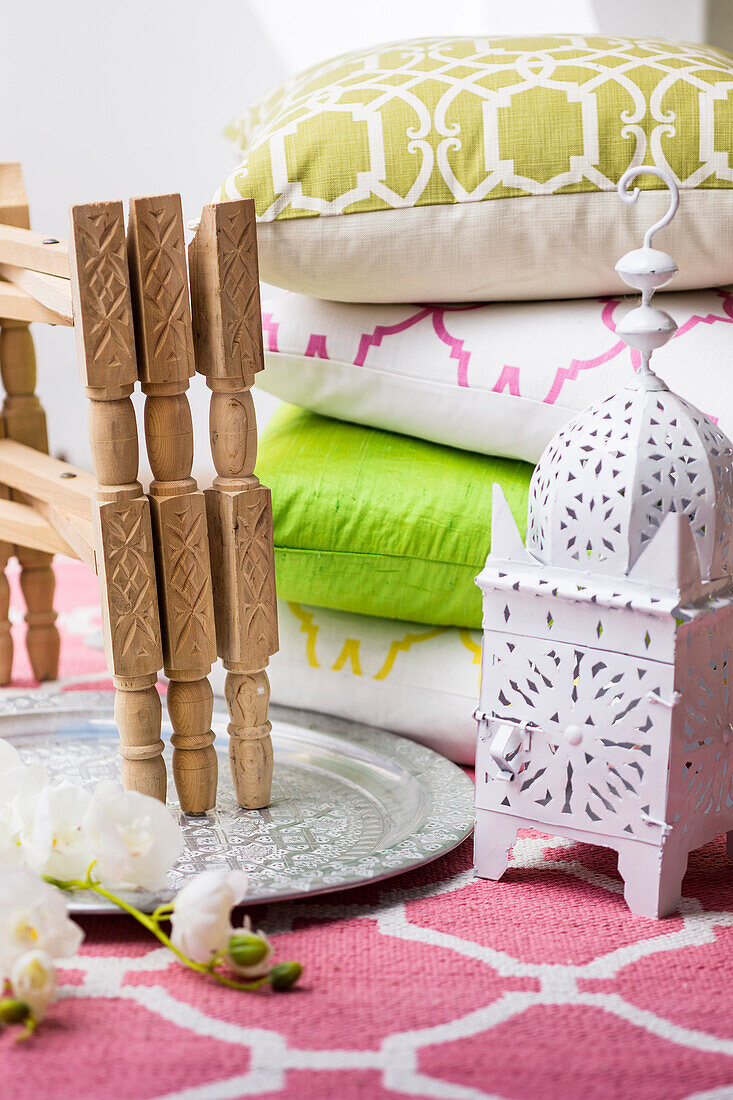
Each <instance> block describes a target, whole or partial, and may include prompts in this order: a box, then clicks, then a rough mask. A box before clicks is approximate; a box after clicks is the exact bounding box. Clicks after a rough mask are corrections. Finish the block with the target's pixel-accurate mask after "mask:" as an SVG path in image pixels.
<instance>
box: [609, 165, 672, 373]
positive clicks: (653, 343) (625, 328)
mask: <svg viewBox="0 0 733 1100" xmlns="http://www.w3.org/2000/svg"><path fill="white" fill-rule="evenodd" d="M640 175H651V176H657V177H658V178H659V179H661V180H663V181H664V183H666V185H667V187H668V188H669V191H670V198H669V206H668V208H667V211H666V213H665V214H664V215H663V217H661V218H660V219H659V221H656V222H655V223H654V225H651V226H649V228H648V229H647V231H646V233H645V234H644V244H643V246H642V247H641V248H635V249H633V251H631V252H627V253H626V255H625V256H622V257H621V259H620V260H619V261H618V263H617V264H616V271H617V272H618V273H619V275H620V276H621V278H622V279H623V280H624V282H625V283H628V285H629V286H633V287H635V288H636V289H637V290H640V291H641V305H640V306H637V308H636V309H632V310H631V312H630V313H628V314H627V315H626V316H625V317H624V318H623V320H622V321H621V323H620V324H619V325H618V326H617V328H616V333H617V335H618V336H620V337H621V339H622V340H623V341H624V343H625V344H628V345H629V346H630V347H632V348H636V349H637V350H638V351H640V352H641V368H640V370H639V375H638V380H639V385H640V386H641V387H642V388H644V389H665V388H666V387H665V386H664V383H663V382H661V381H660V380H659V379H658V378H657V376H656V375H655V374H654V372H653V371H652V370H651V368H650V366H649V361H650V359H651V355H652V352H653V351H654V350H655V348H660V347H662V346H663V345H664V344H666V343H667V341H668V340H671V339H672V337H673V336H674V334H675V332H676V331H677V325H676V324H675V322H674V321H673V320H672V318H671V317H670V316H669V314H668V313H665V312H664V310H662V309H655V308H654V307H653V306H652V305H651V300H652V295H653V294H654V291H655V290H658V289H659V288H660V287H662V286H666V284H667V283H668V282H670V280H671V279H673V278H674V276H675V275H676V274H677V270H678V269H677V264H676V263H675V262H674V260H673V259H672V257H671V256H668V255H667V253H666V252H661V251H660V250H659V249H657V248H653V247H652V238H653V237H654V234H655V233H658V232H659V230H660V229H664V227H665V226H666V225H669V223H670V222H671V221H672V218H673V217H674V216H675V214H676V213H677V207H678V206H679V201H680V199H679V191H678V189H677V184H676V182H675V180H674V178H673V177H672V175H671V174H670V173H669V172H667V171H665V170H664V169H663V168H657V167H655V166H654V165H651V164H643V165H641V166H639V167H636V168H629V169H628V170H627V171H626V172H624V174H623V176H622V177H621V179H620V180H619V181H618V193H619V196H620V198H621V199H622V201H623V202H625V203H635V202H636V200H637V199H638V198H639V194H640V191H639V188H638V187H635V188H634V189H633V191H630V190H629V184H630V183H631V182H632V180H634V179H636V177H637V176H640Z"/></svg>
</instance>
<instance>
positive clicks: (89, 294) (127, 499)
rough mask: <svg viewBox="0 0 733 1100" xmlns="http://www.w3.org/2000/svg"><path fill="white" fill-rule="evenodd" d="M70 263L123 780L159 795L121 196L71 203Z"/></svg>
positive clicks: (146, 532) (145, 528) (149, 543)
mask: <svg viewBox="0 0 733 1100" xmlns="http://www.w3.org/2000/svg"><path fill="white" fill-rule="evenodd" d="M69 265H70V269H71V285H72V295H73V300H74V320H75V330H76V339H77V349H78V358H79V371H80V374H81V379H82V382H83V384H84V385H85V386H86V393H87V396H88V397H89V399H90V406H89V438H90V442H91V448H92V461H93V463H94V472H95V474H96V476H97V482H98V486H97V494H96V502H95V505H94V508H93V513H94V525H95V536H96V542H97V556H98V565H99V589H100V595H101V599H102V622H103V627H104V642H105V652H106V655H107V662H108V665H109V668H110V671H111V672H112V678H113V683H114V685H115V687H116V688H117V695H116V698H115V718H116V720H117V725H118V728H119V731H120V742H121V743H120V753H121V754H122V758H123V765H122V777H123V783H124V784H125V786H126V787H128V788H132V789H133V790H138V791H142V792H143V793H145V794H150V795H153V796H154V797H155V798H159V799H161V801H164V800H165V794H166V771H165V763H164V761H163V758H162V756H161V753H162V751H163V742H162V741H161V739H160V721H161V709H160V697H159V695H158V693H157V690H156V687H155V683H156V680H157V674H158V670H159V669H160V667H161V665H162V663H163V655H162V648H161V641H160V621H159V617H158V601H157V592H156V584H155V562H154V557H153V537H152V529H151V524H150V506H149V504H148V501H147V498H146V497H145V495H144V494H143V491H142V488H141V486H140V483H139V482H138V480H137V467H138V444H137V427H136V422H135V410H134V409H133V406H132V401H131V400H130V394H131V393H132V390H133V388H134V385H135V381H136V379H137V362H136V357H135V340H134V329H133V320H132V304H131V300H130V283H129V275H128V270H127V257H126V254H125V223H124V217H123V211H122V204H121V203H92V204H90V205H87V206H74V207H72V210H71V240H70V242H69Z"/></svg>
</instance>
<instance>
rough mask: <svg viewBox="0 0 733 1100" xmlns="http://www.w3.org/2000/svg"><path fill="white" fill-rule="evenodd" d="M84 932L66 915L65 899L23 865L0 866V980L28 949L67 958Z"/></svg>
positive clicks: (58, 957) (77, 946)
mask: <svg viewBox="0 0 733 1100" xmlns="http://www.w3.org/2000/svg"><path fill="white" fill-rule="evenodd" d="M83 939H84V933H83V932H82V930H81V928H79V926H78V925H77V924H74V922H73V921H71V920H69V918H68V916H67V915H66V901H65V899H64V897H63V895H62V894H61V893H60V892H59V891H58V890H57V889H56V888H55V887H53V886H50V885H49V884H48V883H47V882H44V881H43V880H42V879H41V878H39V877H38V875H37V874H36V873H35V872H34V871H31V870H29V869H28V868H27V867H7V868H0V979H1V978H9V977H10V975H11V972H12V969H13V967H14V966H15V964H16V962H17V961H18V959H19V958H20V957H21V956H22V955H25V954H26V953H27V952H28V951H35V950H37V951H45V952H46V954H47V955H49V956H50V957H51V958H52V959H68V958H71V957H72V956H73V955H75V954H76V952H77V951H78V950H79V946H80V944H81V942H82V940H83Z"/></svg>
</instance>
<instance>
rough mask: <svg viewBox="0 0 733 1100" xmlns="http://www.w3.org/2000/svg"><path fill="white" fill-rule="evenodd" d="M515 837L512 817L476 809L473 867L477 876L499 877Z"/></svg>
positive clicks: (507, 859) (506, 862)
mask: <svg viewBox="0 0 733 1100" xmlns="http://www.w3.org/2000/svg"><path fill="white" fill-rule="evenodd" d="M516 839H517V824H516V821H515V820H514V818H513V817H509V816H508V815H507V814H498V813H494V812H493V811H492V810H479V809H477V810H476V829H475V832H474V834H473V867H474V871H475V872H476V874H477V875H478V877H479V878H491V879H500V878H501V876H502V875H503V874H504V872H505V871H506V869H507V864H508V862H509V852H510V850H511V847H512V845H513V844H514V841H515V840H516Z"/></svg>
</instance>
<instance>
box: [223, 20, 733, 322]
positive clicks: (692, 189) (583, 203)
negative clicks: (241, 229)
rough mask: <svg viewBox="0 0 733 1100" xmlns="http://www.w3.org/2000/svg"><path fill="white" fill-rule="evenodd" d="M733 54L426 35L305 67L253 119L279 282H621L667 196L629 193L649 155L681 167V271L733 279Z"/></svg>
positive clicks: (497, 286)
mask: <svg viewBox="0 0 733 1100" xmlns="http://www.w3.org/2000/svg"><path fill="white" fill-rule="evenodd" d="M732 87H733V57H731V56H730V55H728V54H726V53H723V52H721V51H719V50H715V49H713V48H711V47H707V46H694V45H690V44H684V43H673V42H667V41H664V40H658V39H648V38H647V39H634V38H617V37H608V36H601V35H590V36H588V35H586V36H580V35H559V36H552V37H548V36H545V37H538V38H526V37H524V38H426V39H418V40H413V41H406V42H398V43H393V44H390V45H384V46H375V47H373V48H371V49H368V50H362V51H359V52H355V53H351V54H347V55H345V56H343V57H339V58H336V59H334V60H331V61H328V62H325V63H324V64H321V65H318V66H316V67H315V68H312V69H309V70H308V71H307V72H304V73H302V74H300V75H299V76H297V77H295V78H294V79H293V80H292V81H290V82H289V83H288V84H285V85H283V86H281V87H279V88H277V89H275V90H274V91H272V92H271V93H270V94H269V95H267V96H266V97H265V98H264V99H262V100H261V101H260V102H259V103H257V104H256V105H255V106H254V107H252V108H251V109H250V110H247V111H245V112H244V113H243V114H242V115H240V116H239V117H238V118H237V119H235V120H234V121H233V122H232V123H231V124H230V126H229V128H228V134H229V136H230V137H231V138H232V139H233V141H234V142H235V144H236V146H237V148H238V150H239V154H240V163H239V165H238V167H237V168H236V169H235V170H234V171H232V172H231V174H230V175H229V176H228V178H227V179H226V180H225V182H224V184H223V186H222V187H221V189H220V191H219V192H218V194H217V198H219V199H223V198H238V197H239V196H247V197H251V198H253V199H254V201H255V206H256V210H257V216H258V218H259V221H260V232H259V253H260V265H261V270H262V277H263V279H264V280H265V281H266V282H269V283H274V284H275V285H277V286H283V287H285V288H287V289H289V290H294V291H299V292H301V293H305V294H311V295H314V296H316V297H321V298H333V299H338V300H342V301H363V302H377V301H384V302H387V301H477V300H490V299H515V298H545V297H547V298H563V297H573V296H591V295H594V294H599V293H610V292H614V291H617V290H619V289H621V287H622V285H623V284H622V283H621V282H620V280H619V279H618V277H617V276H616V274H615V272H614V271H613V266H614V263H615V262H616V260H617V259H618V257H619V256H620V255H621V254H622V253H623V252H624V251H626V250H627V249H629V248H631V247H635V246H637V245H638V244H639V243H640V240H639V237H640V234H641V232H642V230H643V229H644V228H646V226H647V225H649V224H651V222H652V221H654V220H655V219H656V218H658V217H659V216H660V214H661V213H662V211H663V210H664V209H665V208H666V203H667V200H666V197H665V195H664V193H663V191H662V190H660V189H661V188H662V187H663V185H662V183H661V181H660V180H659V179H657V178H655V177H652V176H646V177H644V178H642V179H641V180H640V186H641V187H642V188H647V189H650V190H651V191H652V192H653V194H652V196H651V197H649V196H647V197H646V198H645V201H643V202H640V203H637V204H636V206H635V207H623V206H622V204H621V202H620V200H619V199H618V197H617V195H616V194H615V187H616V184H617V182H618V180H619V178H620V176H621V175H622V173H623V172H624V171H625V169H626V168H628V167H629V166H630V165H631V164H643V163H654V164H656V165H657V166H658V167H662V168H665V167H666V168H668V169H669V170H671V172H672V173H673V175H674V176H675V177H676V179H677V180H678V181H679V185H680V187H681V188H682V190H683V192H684V194H683V202H682V212H681V214H680V216H679V217H678V218H677V220H676V222H675V223H674V225H673V226H672V227H670V228H669V229H668V230H666V231H665V232H664V233H663V234H660V237H659V239H658V244H659V247H661V248H665V249H667V251H669V252H671V253H672V255H674V257H675V259H676V260H677V262H678V263H679V266H680V277H679V280H678V281H677V283H676V284H675V288H676V289H685V288H686V287H696V286H711V285H717V284H722V283H725V282H729V281H731V280H733V224H732V223H733V218H732V217H731V210H732V209H733V195H730V194H729V191H730V189H731V187H733V166H732V165H731V147H732V145H733V140H732V138H731V135H732V134H733V95H732V94H731V88H732Z"/></svg>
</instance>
